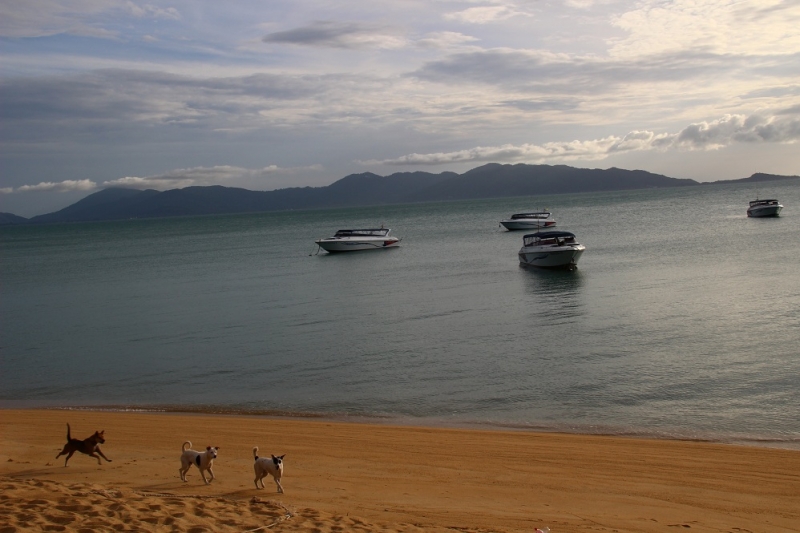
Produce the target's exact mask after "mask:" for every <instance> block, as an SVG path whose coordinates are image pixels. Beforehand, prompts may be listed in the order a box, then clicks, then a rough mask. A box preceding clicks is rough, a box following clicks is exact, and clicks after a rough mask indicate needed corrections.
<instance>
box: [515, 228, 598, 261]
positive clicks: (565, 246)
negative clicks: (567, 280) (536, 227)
mask: <svg viewBox="0 0 800 533" xmlns="http://www.w3.org/2000/svg"><path fill="white" fill-rule="evenodd" d="M584 250H586V247H585V246H584V245H582V244H579V243H578V242H577V241H576V240H575V234H574V233H570V232H569V231H538V232H536V233H530V234H528V235H525V236H524V237H523V238H522V248H520V250H519V262H520V264H522V265H526V266H535V267H542V268H566V269H569V270H572V269H574V268H576V267H577V265H578V259H580V258H581V255H583V252H584Z"/></svg>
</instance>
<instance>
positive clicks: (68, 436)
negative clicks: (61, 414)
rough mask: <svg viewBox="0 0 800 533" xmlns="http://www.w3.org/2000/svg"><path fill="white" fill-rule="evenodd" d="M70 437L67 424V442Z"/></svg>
mask: <svg viewBox="0 0 800 533" xmlns="http://www.w3.org/2000/svg"><path fill="white" fill-rule="evenodd" d="M70 439H71V437H70V435H69V422H67V440H70Z"/></svg>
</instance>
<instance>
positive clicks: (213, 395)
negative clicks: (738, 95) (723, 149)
mask: <svg viewBox="0 0 800 533" xmlns="http://www.w3.org/2000/svg"><path fill="white" fill-rule="evenodd" d="M756 194H760V195H761V196H762V197H766V196H769V197H777V198H778V199H779V200H780V201H781V202H782V203H783V204H784V205H785V206H786V207H785V209H784V211H783V214H782V216H781V217H780V218H776V219H748V218H747V217H746V216H745V208H746V206H747V202H748V201H749V200H750V199H752V198H754V197H755V196H756ZM541 207H548V208H550V209H551V210H552V211H553V213H554V215H555V217H556V219H557V221H558V223H559V228H561V229H567V230H570V231H574V232H575V233H576V234H577V236H578V240H579V241H580V242H581V243H583V244H585V245H586V248H587V251H586V252H585V253H584V255H583V257H582V258H581V261H580V264H579V268H578V270H577V271H574V272H552V271H539V270H532V269H526V268H522V267H520V266H519V264H518V260H517V255H516V254H517V250H518V249H519V247H520V245H521V242H522V235H523V233H521V232H507V231H505V230H504V229H502V228H500V227H499V226H498V221H499V220H501V219H503V218H505V217H507V216H508V215H510V214H511V213H513V212H519V211H525V210H531V209H535V208H541ZM382 223H385V224H386V225H387V227H391V228H392V229H393V233H394V234H395V235H397V236H399V237H403V241H402V245H401V247H399V248H397V249H389V250H381V251H373V252H360V253H351V254H343V255H329V254H326V253H325V252H324V251H323V252H320V253H319V254H317V253H316V252H317V249H316V246H315V245H314V243H313V241H314V239H315V238H318V237H324V236H329V235H331V234H332V233H333V232H334V231H335V230H337V229H340V228H347V227H370V226H377V225H380V224H382ZM0 245H1V246H2V248H1V252H2V255H1V256H0V274H1V276H2V277H1V278H0V282H1V283H2V286H1V287H0V312H2V315H1V316H0V320H2V325H1V326H0V335H1V337H0V350H2V351H1V354H2V358H1V363H0V365H1V367H0V406H4V407H18V406H60V407H67V406H71V407H82V406H95V407H97V406H114V407H117V408H156V409H157V408H164V407H170V408H179V409H197V410H208V411H223V412H252V413H284V412H287V413H295V414H298V413H299V414H321V415H325V416H333V417H341V416H347V417H353V418H358V417H366V418H369V419H373V418H378V419H388V420H391V421H393V422H400V423H413V424H433V425H451V424H453V425H460V426H463V425H479V426H493V427H495V426H499V427H509V428H523V429H539V430H558V431H573V432H582V433H610V434H631V435H644V436H656V437H665V438H671V437H678V438H700V439H714V440H721V441H725V442H749V443H760V444H763V445H774V446H781V447H793V448H800V342H799V341H800V265H799V264H798V257H800V185H797V184H795V185H791V184H782V183H769V184H762V185H760V187H759V190H758V191H757V190H756V188H755V186H753V185H747V186H745V185H720V186H703V187H693V188H681V189H671V190H647V191H632V192H619V193H604V194H581V195H561V196H551V197H541V198H514V199H501V200H485V201H472V202H453V203H436V204H422V205H406V206H390V207H371V208H359V209H340V210H325V211H304V212H288V213H269V214H254V215H236V216H217V217H199V218H180V219H161V220H132V221H124V222H110V223H92V224H70V225H55V226H42V227H18V228H17V227H14V228H4V229H2V230H0Z"/></svg>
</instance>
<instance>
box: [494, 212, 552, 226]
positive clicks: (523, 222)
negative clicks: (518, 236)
mask: <svg viewBox="0 0 800 533" xmlns="http://www.w3.org/2000/svg"><path fill="white" fill-rule="evenodd" d="M500 224H502V225H503V226H505V227H506V229H507V230H518V229H528V230H530V229H539V228H555V227H556V221H555V219H554V218H553V214H552V213H550V212H549V211H533V212H531V213H515V214H513V215H511V218H509V219H508V220H501V221H500Z"/></svg>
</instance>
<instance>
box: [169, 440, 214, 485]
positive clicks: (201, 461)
mask: <svg viewBox="0 0 800 533" xmlns="http://www.w3.org/2000/svg"><path fill="white" fill-rule="evenodd" d="M187 446H188V447H189V448H191V447H192V443H191V442H189V441H188V440H187V441H186V442H184V443H183V447H181V450H183V453H181V467H180V469H178V472H179V473H180V475H181V479H182V480H183V481H186V472H188V471H189V469H190V468H191V467H192V464H194V465H196V466H197V469H198V470H200V475H201V476H202V477H203V481H205V482H206V485H208V483H209V480H208V479H206V475H205V474H204V473H203V471H204V470H208V473H209V474H211V479H215V478H214V471H213V470H211V466H212V465H213V464H214V459H216V458H217V451H218V450H219V447H218V446H217V447H214V446H208V447H206V451H204V452H198V451H195V450H192V449H188V450H187V449H186V447H187Z"/></svg>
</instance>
